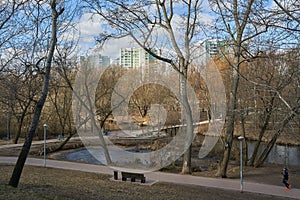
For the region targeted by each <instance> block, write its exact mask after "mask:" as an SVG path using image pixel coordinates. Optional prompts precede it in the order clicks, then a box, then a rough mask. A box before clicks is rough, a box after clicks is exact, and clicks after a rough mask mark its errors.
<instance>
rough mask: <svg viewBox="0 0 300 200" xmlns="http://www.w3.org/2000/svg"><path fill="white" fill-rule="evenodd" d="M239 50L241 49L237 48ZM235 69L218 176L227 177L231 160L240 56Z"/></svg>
mask: <svg viewBox="0 0 300 200" xmlns="http://www.w3.org/2000/svg"><path fill="white" fill-rule="evenodd" d="M237 51H238V52H239V49H238V50H237ZM234 62H235V63H234V66H235V67H234V69H233V72H232V84H231V92H230V96H229V105H228V107H227V116H226V131H225V147H224V153H223V158H222V161H221V162H220V168H219V170H218V172H217V174H216V175H217V176H221V177H222V178H226V177H227V167H228V163H229V160H230V153H231V148H232V142H233V133H234V124H235V123H234V121H235V109H236V95H237V89H238V83H239V57H238V58H235V61H234Z"/></svg>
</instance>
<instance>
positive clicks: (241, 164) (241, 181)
mask: <svg viewBox="0 0 300 200" xmlns="http://www.w3.org/2000/svg"><path fill="white" fill-rule="evenodd" d="M243 139H244V137H243V136H239V137H238V140H239V141H240V190H241V192H243Z"/></svg>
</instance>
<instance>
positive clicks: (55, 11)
mask: <svg viewBox="0 0 300 200" xmlns="http://www.w3.org/2000/svg"><path fill="white" fill-rule="evenodd" d="M57 4H58V3H57V2H56V0H53V1H51V2H50V9H49V10H50V12H51V17H50V19H51V20H50V24H49V26H50V27H51V41H50V45H49V47H48V49H47V50H46V52H47V54H46V56H45V57H46V59H45V72H44V80H43V81H44V82H43V87H42V93H41V96H40V98H39V99H38V102H37V105H36V108H35V111H34V115H33V119H32V121H31V125H30V128H29V130H28V133H27V137H26V140H25V142H24V145H23V147H22V150H21V152H20V155H19V157H18V160H17V163H16V165H15V168H14V171H13V174H12V176H11V178H10V181H9V185H11V186H13V187H17V186H18V184H19V180H20V177H21V174H22V170H23V167H24V164H25V161H26V159H27V156H28V153H29V150H30V147H31V143H32V139H33V136H34V133H35V130H36V128H37V126H38V123H39V119H40V115H41V112H42V109H43V106H44V103H45V101H46V97H47V93H48V90H49V81H50V71H51V64H52V58H53V56H54V50H55V46H56V44H57V24H58V17H59V16H60V15H61V14H62V13H63V12H64V8H62V7H60V8H57ZM33 5H35V6H36V7H35V8H36V9H37V11H38V12H39V11H41V10H39V9H41V5H40V2H37V4H33ZM33 5H32V6H33ZM29 6H30V5H29ZM31 8H32V7H31ZM48 14H49V13H48ZM40 17H41V16H38V19H39V20H41V18H40ZM39 28H41V27H39Z"/></svg>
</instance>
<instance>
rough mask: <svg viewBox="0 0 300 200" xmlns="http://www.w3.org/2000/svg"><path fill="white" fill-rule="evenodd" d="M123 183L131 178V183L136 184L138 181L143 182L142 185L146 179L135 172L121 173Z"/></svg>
mask: <svg viewBox="0 0 300 200" xmlns="http://www.w3.org/2000/svg"><path fill="white" fill-rule="evenodd" d="M121 175H122V181H127V178H130V180H131V182H135V180H136V179H138V180H141V183H145V182H146V177H145V176H144V174H140V173H133V172H121Z"/></svg>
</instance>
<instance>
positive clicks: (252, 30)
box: [210, 0, 268, 177]
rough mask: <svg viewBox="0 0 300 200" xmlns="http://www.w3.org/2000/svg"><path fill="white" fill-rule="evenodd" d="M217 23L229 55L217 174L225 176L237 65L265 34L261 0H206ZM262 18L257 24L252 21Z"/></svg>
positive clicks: (264, 18)
mask: <svg viewBox="0 0 300 200" xmlns="http://www.w3.org/2000/svg"><path fill="white" fill-rule="evenodd" d="M210 2H211V6H212V8H213V9H214V11H215V12H216V13H217V15H218V16H219V20H220V22H221V25H220V27H221V28H220V30H221V31H222V32H223V33H225V35H226V36H225V38H226V37H227V39H228V40H229V41H230V42H229V43H230V44H231V47H230V48H232V54H233V55H232V57H231V58H227V60H228V62H229V64H230V66H231V67H232V74H231V88H230V92H229V96H228V106H227V115H226V119H225V120H226V124H225V138H224V154H223V158H222V160H221V162H220V168H219V171H218V173H217V175H218V176H221V177H227V175H226V174H227V167H228V163H229V160H230V152H231V148H232V142H233V133H234V127H235V119H236V108H237V90H238V86H239V80H240V67H241V64H242V63H244V62H248V61H249V60H252V59H253V58H254V57H256V56H257V52H256V53H254V54H253V52H252V53H251V49H249V48H247V44H249V42H250V41H251V40H252V39H253V38H255V37H257V36H259V35H260V34H262V33H265V32H266V31H267V29H268V19H267V18H266V17H267V16H265V15H264V13H263V12H262V11H263V5H264V3H263V1H255V0H250V1H237V0H234V1H226V0H224V1H213V0H212V1H210ZM259 20H262V21H261V23H254V22H255V21H259Z"/></svg>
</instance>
